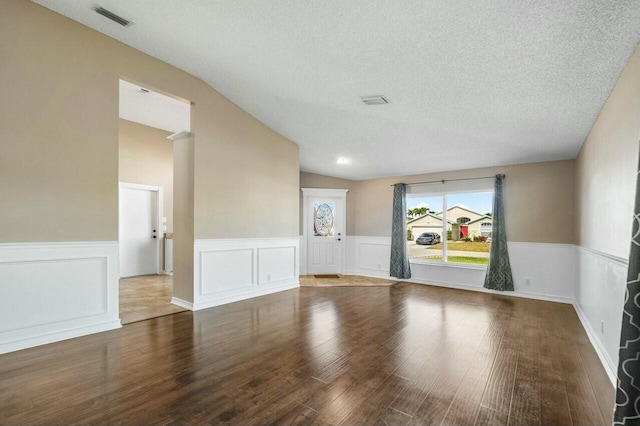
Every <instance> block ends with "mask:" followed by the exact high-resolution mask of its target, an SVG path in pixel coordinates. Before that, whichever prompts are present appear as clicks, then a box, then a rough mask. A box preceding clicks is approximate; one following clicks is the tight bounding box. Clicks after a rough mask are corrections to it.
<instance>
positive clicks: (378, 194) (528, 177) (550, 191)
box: [356, 160, 576, 244]
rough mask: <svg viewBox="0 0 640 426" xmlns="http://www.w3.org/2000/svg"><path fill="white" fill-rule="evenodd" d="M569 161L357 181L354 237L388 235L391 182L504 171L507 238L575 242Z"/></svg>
mask: <svg viewBox="0 0 640 426" xmlns="http://www.w3.org/2000/svg"><path fill="white" fill-rule="evenodd" d="M574 163H575V162H574V161H573V160H566V161H553V162H545V163H531V164H520V165H515V166H504V167H490V168H482V169H473V170H458V171H452V172H445V173H431V174H424V175H415V176H403V177H398V178H388V179H375V180H367V181H362V182H360V185H359V186H358V189H357V194H356V216H357V221H356V235H368V236H390V235H391V202H392V199H393V188H392V187H391V186H390V185H391V184H394V183H399V182H405V183H411V182H422V181H432V180H441V179H458V178H468V177H480V176H492V175H495V174H498V173H504V174H506V175H507V178H506V179H505V182H504V201H505V204H504V209H505V220H506V226H507V237H508V239H509V241H522V242H541V243H542V242H544V243H567V244H572V243H575V241H576V236H575V232H574V226H573V221H574ZM489 182H491V181H489ZM439 185H440V184H435V185H424V186H422V187H420V188H424V191H425V192H426V191H437V190H438V187H439ZM464 185H465V183H464V182H460V183H458V184H457V189H462V188H464ZM468 185H477V181H469V182H468ZM413 189H414V190H415V189H417V188H415V187H414V188H413Z"/></svg>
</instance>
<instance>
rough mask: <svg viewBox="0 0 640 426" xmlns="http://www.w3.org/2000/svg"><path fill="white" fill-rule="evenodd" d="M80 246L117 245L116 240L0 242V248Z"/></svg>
mask: <svg viewBox="0 0 640 426" xmlns="http://www.w3.org/2000/svg"><path fill="white" fill-rule="evenodd" d="M49 247H56V248H80V247H118V242H117V241H62V242H55V241H45V242H34V243H0V249H13V248H15V249H18V248H31V249H34V248H49Z"/></svg>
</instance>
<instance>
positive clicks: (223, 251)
mask: <svg viewBox="0 0 640 426" xmlns="http://www.w3.org/2000/svg"><path fill="white" fill-rule="evenodd" d="M299 262H300V238H299V237H285V238H236V239H229V238H227V239H207V240H203V239H199V240H196V241H195V244H194V276H193V278H194V299H193V300H194V302H193V303H192V304H191V306H190V307H188V306H187V305H184V303H187V302H184V301H182V303H183V305H180V303H181V302H180V301H178V302H177V303H176V304H178V305H179V306H184V307H186V308H187V309H192V310H199V309H205V308H210V307H213V306H218V305H222V304H225V303H231V302H236V301H239V300H244V299H249V298H252V297H257V296H262V295H265V294H270V293H274V292H278V291H282V290H288V289H291V288H297V287H299V285H300V281H299V275H300V272H299V271H300V264H299Z"/></svg>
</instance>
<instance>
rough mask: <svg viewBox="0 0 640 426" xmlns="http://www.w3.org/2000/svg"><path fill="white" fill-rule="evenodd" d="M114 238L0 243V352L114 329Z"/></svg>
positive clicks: (115, 315) (115, 314)
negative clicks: (101, 240) (86, 240)
mask: <svg viewBox="0 0 640 426" xmlns="http://www.w3.org/2000/svg"><path fill="white" fill-rule="evenodd" d="M118 277H119V272H118V242H117V241H109V242H77V243H76V242H62V243H18V244H0V353H5V352H11V351H15V350H19V349H24V348H28V347H32V346H37V345H42V344H45V343H51V342H56V341H59V340H64V339H70V338H73V337H78V336H83V335H86V334H91V333H97V332H100V331H105V330H111V329H114V328H119V327H120V326H121V325H120V319H119V317H118Z"/></svg>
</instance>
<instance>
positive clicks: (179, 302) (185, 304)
mask: <svg viewBox="0 0 640 426" xmlns="http://www.w3.org/2000/svg"><path fill="white" fill-rule="evenodd" d="M171 303H172V304H173V305H176V306H180V307H181V308H185V309H188V310H190V311H193V303H191V302H187V301H186V300H182V299H179V298H177V297H172V298H171Z"/></svg>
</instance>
